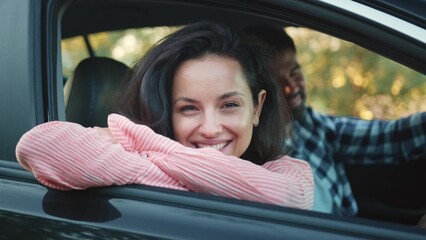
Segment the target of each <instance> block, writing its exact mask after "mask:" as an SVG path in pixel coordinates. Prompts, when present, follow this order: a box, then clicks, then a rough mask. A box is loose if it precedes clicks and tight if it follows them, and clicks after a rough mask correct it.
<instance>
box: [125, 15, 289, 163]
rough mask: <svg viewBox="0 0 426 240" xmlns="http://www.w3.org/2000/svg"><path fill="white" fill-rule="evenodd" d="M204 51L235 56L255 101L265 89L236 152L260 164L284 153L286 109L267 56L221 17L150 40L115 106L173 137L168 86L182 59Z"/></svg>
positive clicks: (194, 57) (187, 58)
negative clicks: (244, 144)
mask: <svg viewBox="0 0 426 240" xmlns="http://www.w3.org/2000/svg"><path fill="white" fill-rule="evenodd" d="M208 54H212V55H217V56H224V57H229V58H232V59H235V60H237V61H238V62H239V63H240V65H241V67H242V69H243V72H244V74H245V76H246V79H247V83H248V85H249V87H250V90H251V93H252V95H253V102H254V104H255V105H257V104H258V99H257V95H258V93H259V91H260V90H261V89H265V90H266V92H267V94H266V99H265V103H264V105H263V110H262V114H261V115H260V119H259V126H258V127H256V128H254V130H253V137H252V140H251V143H250V145H249V147H248V149H247V150H246V152H245V153H244V154H243V155H242V156H241V158H243V159H246V160H249V161H251V162H253V163H255V164H259V165H261V164H264V163H265V162H268V161H270V160H274V159H277V158H278V157H280V156H282V155H284V154H285V153H286V151H287V149H284V148H283V146H285V144H284V143H283V141H284V139H287V138H288V137H289V136H290V134H291V128H292V127H291V113H290V111H289V109H288V107H286V106H284V107H283V106H282V104H283V103H284V104H285V102H284V101H282V99H281V98H282V94H281V93H280V90H279V88H278V87H277V86H276V85H275V84H276V83H275V81H274V79H273V76H272V75H271V72H272V71H269V70H268V66H269V64H268V63H267V61H268V58H269V56H268V55H267V53H266V52H264V51H263V49H262V47H261V46H260V45H256V44H255V43H254V42H253V44H251V41H249V39H246V38H244V37H243V35H241V34H240V33H238V32H237V31H233V30H232V29H231V28H230V27H229V26H227V25H224V24H221V23H213V22H198V23H193V24H190V25H187V26H186V27H184V28H182V29H180V30H178V31H176V32H175V33H173V34H170V35H169V36H167V37H166V38H164V39H162V40H161V41H160V42H159V43H158V44H157V45H155V46H153V47H152V48H151V49H150V50H149V51H148V52H147V54H146V55H145V56H144V57H143V58H142V59H141V60H140V61H139V62H138V63H136V64H135V66H134V67H133V68H132V70H131V74H130V81H129V84H128V85H127V87H126V88H125V89H124V91H123V94H122V96H121V99H120V102H119V104H118V106H119V107H118V108H119V109H118V110H119V112H120V113H121V114H123V115H124V116H126V117H128V118H130V119H131V120H132V121H134V122H135V123H139V124H144V125H147V126H149V127H150V128H152V129H153V130H154V131H155V132H156V133H158V134H161V135H164V136H167V137H169V138H171V139H174V133H173V129H172V118H171V109H172V99H171V96H172V86H173V76H174V75H175V71H176V69H177V68H178V66H180V65H181V64H182V63H183V62H184V61H186V60H189V59H197V58H201V57H203V56H206V55H208Z"/></svg>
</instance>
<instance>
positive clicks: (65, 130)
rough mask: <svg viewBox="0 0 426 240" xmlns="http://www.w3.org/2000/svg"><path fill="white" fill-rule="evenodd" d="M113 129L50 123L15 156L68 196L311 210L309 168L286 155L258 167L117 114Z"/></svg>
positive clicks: (32, 135)
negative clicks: (142, 196) (149, 197)
mask: <svg viewBox="0 0 426 240" xmlns="http://www.w3.org/2000/svg"><path fill="white" fill-rule="evenodd" d="M108 127H109V130H110V131H111V133H112V135H113V137H114V138H115V140H114V139H113V138H111V137H110V136H108V135H106V134H102V133H101V131H100V130H99V129H96V128H85V127H82V126H81V125H78V124H75V123H70V122H60V121H53V122H47V123H44V124H41V125H38V126H36V127H34V128H33V129H32V130H30V131H29V132H27V133H25V134H24V135H23V136H22V138H21V139H20V141H19V143H18V145H17V147H16V156H17V159H18V161H19V163H20V164H21V165H22V166H23V167H24V168H25V169H27V170H28V171H30V172H32V173H33V174H34V175H35V177H36V178H37V180H38V181H39V182H41V183H42V184H44V185H46V186H48V187H52V188H56V189H61V190H68V189H85V188H89V187H99V186H110V185H125V184H146V185H151V186H158V187H166V188H172V189H178V190H190V191H194V192H203V193H209V194H214V195H220V196H225V197H231V198H237V199H245V200H250V201H258V202H264V203H270V204H278V205H284V206H288V207H294V208H302V209H311V208H312V204H313V188H314V183H313V176H312V172H311V169H310V167H309V164H307V163H306V162H305V161H301V160H298V159H294V158H291V157H288V156H284V157H282V158H281V159H279V160H275V161H270V162H268V163H266V164H264V165H263V166H258V165H255V164H253V163H251V162H249V161H245V160H242V159H240V158H237V157H234V156H226V155H224V154H223V153H221V152H220V151H217V150H215V149H212V148H202V149H194V148H188V147H185V146H183V145H181V144H179V143H177V142H175V141H173V140H171V139H169V138H166V137H164V136H162V135H159V134H156V133H155V132H154V131H152V130H151V129H150V128H148V127H146V126H144V125H137V124H134V123H133V122H131V121H130V120H129V119H127V118H125V117H123V116H120V115H117V114H111V115H110V116H109V117H108Z"/></svg>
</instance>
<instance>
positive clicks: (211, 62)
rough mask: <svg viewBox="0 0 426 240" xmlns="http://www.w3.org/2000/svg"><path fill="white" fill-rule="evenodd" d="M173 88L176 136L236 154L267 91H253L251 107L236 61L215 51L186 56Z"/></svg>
mask: <svg viewBox="0 0 426 240" xmlns="http://www.w3.org/2000/svg"><path fill="white" fill-rule="evenodd" d="M172 91H173V93H172V101H173V103H172V122H173V131H174V135H175V140H176V141H178V142H180V143H181V144H183V145H185V146H187V147H192V148H204V147H211V148H215V149H217V150H219V151H221V152H223V153H224V154H226V155H233V156H237V157H240V156H241V155H242V154H243V153H244V152H245V151H246V149H247V148H248V146H249V144H250V141H251V138H252V133H253V126H254V125H256V124H258V123H259V117H260V112H261V110H262V106H263V102H264V100H265V97H266V92H265V91H264V90H262V91H261V92H260V93H259V94H258V96H257V98H258V104H257V106H254V103H253V100H252V99H253V98H252V93H251V91H250V88H249V86H248V84H247V80H246V78H245V76H244V74H243V72H242V69H241V66H240V64H239V63H238V61H236V60H234V59H231V58H227V57H221V56H216V55H207V56H204V57H202V58H200V59H192V60H187V61H185V62H183V63H182V64H181V65H180V66H179V67H178V69H177V71H176V73H175V76H174V79H173V90H172Z"/></svg>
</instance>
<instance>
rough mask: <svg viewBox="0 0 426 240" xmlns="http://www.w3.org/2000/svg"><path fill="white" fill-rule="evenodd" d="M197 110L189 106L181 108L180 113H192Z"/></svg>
mask: <svg viewBox="0 0 426 240" xmlns="http://www.w3.org/2000/svg"><path fill="white" fill-rule="evenodd" d="M196 110H197V108H196V107H195V106H193V105H187V106H183V107H180V108H179V112H190V111H196Z"/></svg>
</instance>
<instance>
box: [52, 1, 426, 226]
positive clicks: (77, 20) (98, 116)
mask: <svg viewBox="0 0 426 240" xmlns="http://www.w3.org/2000/svg"><path fill="white" fill-rule="evenodd" d="M165 2H166V3H167V6H166V7H165V6H164V3H165ZM165 2H163V1H143V4H141V2H138V1H131V0H124V1H113V0H91V1H85V0H77V1H72V2H71V3H70V4H69V5H68V6H67V8H66V9H65V10H64V12H63V16H62V18H61V27H60V29H61V31H60V34H61V39H62V41H65V40H67V39H71V38H75V37H81V39H84V43H85V45H84V46H82V49H80V50H81V51H86V52H87V55H88V57H84V58H82V60H81V61H80V62H78V64H77V65H76V66H75V67H73V70H72V72H71V73H70V74H69V75H66V74H64V76H63V78H64V83H63V85H64V106H65V115H66V120H68V121H72V122H77V123H80V124H82V125H83V126H86V127H91V126H106V116H107V115H108V114H109V113H112V112H114V111H115V108H114V100H115V99H116V98H117V97H119V96H118V95H117V94H118V91H119V89H120V88H121V87H122V86H123V85H124V84H126V76H127V74H128V71H129V69H130V67H131V66H129V65H128V64H125V63H123V62H120V61H118V60H115V59H113V58H110V57H105V56H99V55H96V53H95V51H93V48H94V46H93V43H92V42H90V38H89V35H91V34H95V33H101V32H112V31H117V30H125V29H134V28H145V27H161V26H169V27H179V26H184V25H186V24H188V23H191V22H194V21H199V20H212V21H221V22H225V23H228V24H230V25H232V26H235V27H239V28H244V27H245V26H248V25H250V24H261V23H271V24H277V25H280V26H282V27H289V26H291V27H308V28H310V27H311V28H313V29H314V30H317V31H321V30H322V31H324V32H325V33H327V34H328V32H326V31H325V30H324V27H321V26H318V27H317V28H315V23H314V22H313V21H312V20H310V24H306V26H304V24H305V23H308V20H306V19H305V16H303V15H300V16H298V15H297V14H296V13H292V12H291V11H289V12H288V13H287V15H285V16H284V17H283V14H282V13H278V12H271V11H269V12H268V11H266V10H263V9H258V10H256V12H257V13H258V14H253V13H251V12H252V11H247V12H245V11H241V10H238V11H232V10H229V9H232V2H231V3H229V5H228V6H226V7H227V8H226V9H225V8H223V7H222V6H220V5H219V6H218V5H215V4H214V3H211V6H209V7H206V5H207V4H204V5H203V6H201V5H197V4H196V3H194V4H189V3H185V4H179V3H178V2H173V1H165ZM212 2H214V1H212ZM265 4H266V3H265ZM244 8H246V9H249V10H252V9H250V4H249V3H248V4H247V6H245V7H243V9H244ZM239 9H241V8H239ZM330 34H331V33H330ZM332 34H334V35H335V37H340V38H348V37H350V36H349V35H347V34H341V35H339V33H337V32H333V33H332ZM360 42H362V40H360ZM63 65H65V64H63ZM424 169H426V161H416V162H410V163H407V164H403V165H401V166H369V167H366V166H348V168H347V172H348V174H349V177H350V181H351V185H352V188H353V191H354V194H355V197H356V199H357V201H358V204H359V215H358V217H360V218H368V219H375V220H381V221H388V222H394V223H399V224H405V225H415V224H416V223H417V222H418V220H419V219H420V218H421V217H422V216H423V215H424V214H426V192H425V191H424V190H421V189H424V185H425V183H426V175H425V174H424V173H423V170H424Z"/></svg>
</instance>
